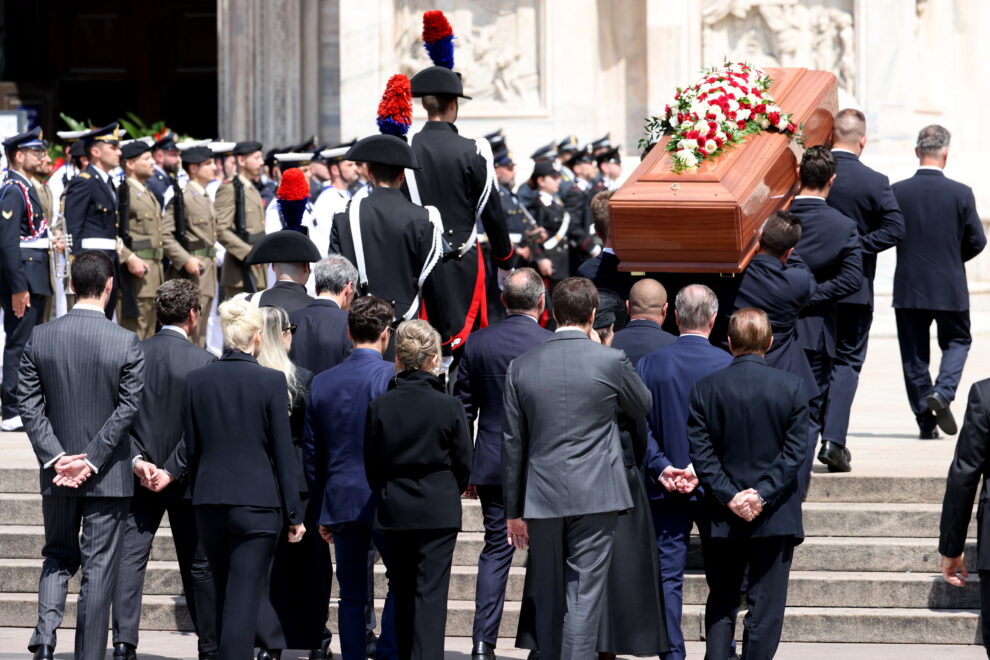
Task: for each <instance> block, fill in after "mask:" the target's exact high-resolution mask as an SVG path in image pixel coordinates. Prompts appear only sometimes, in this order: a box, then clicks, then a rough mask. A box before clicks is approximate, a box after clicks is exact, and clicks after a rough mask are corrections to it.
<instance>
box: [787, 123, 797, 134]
mask: <svg viewBox="0 0 990 660" xmlns="http://www.w3.org/2000/svg"><path fill="white" fill-rule="evenodd" d="M787 132H788V133H797V124H795V123H794V122H791V123H789V124H788V125H787Z"/></svg>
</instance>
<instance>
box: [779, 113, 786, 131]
mask: <svg viewBox="0 0 990 660" xmlns="http://www.w3.org/2000/svg"><path fill="white" fill-rule="evenodd" d="M787 124H788V122H787V117H785V116H783V115H781V116H780V121H778V122H777V128H779V129H780V130H782V131H784V130H787Z"/></svg>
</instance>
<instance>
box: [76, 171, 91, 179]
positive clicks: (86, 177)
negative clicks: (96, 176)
mask: <svg viewBox="0 0 990 660" xmlns="http://www.w3.org/2000/svg"><path fill="white" fill-rule="evenodd" d="M79 176H81V177H82V178H84V179H88V178H90V177H92V176H93V175H92V174H90V173H89V172H80V173H79Z"/></svg>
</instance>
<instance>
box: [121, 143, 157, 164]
mask: <svg viewBox="0 0 990 660" xmlns="http://www.w3.org/2000/svg"><path fill="white" fill-rule="evenodd" d="M150 149H151V145H150V144H148V143H147V142H145V141H144V140H131V141H129V142H126V143H124V144H123V145H122V146H121V147H120V157H121V158H123V159H124V160H130V159H131V158H137V157H138V156H140V155H141V154H143V153H144V152H146V151H149V150H150Z"/></svg>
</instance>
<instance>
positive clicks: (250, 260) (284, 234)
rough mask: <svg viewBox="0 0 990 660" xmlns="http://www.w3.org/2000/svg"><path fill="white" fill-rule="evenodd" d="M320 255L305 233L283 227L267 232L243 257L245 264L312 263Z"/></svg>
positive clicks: (317, 259)
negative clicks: (270, 232)
mask: <svg viewBox="0 0 990 660" xmlns="http://www.w3.org/2000/svg"><path fill="white" fill-rule="evenodd" d="M321 258H322V257H321V256H320V251H319V250H318V249H317V248H316V245H315V244H314V243H313V241H311V240H310V239H309V237H308V236H306V235H305V234H303V233H301V232H298V231H293V230H291V229H283V230H281V231H277V232H275V233H273V234H268V235H267V236H265V237H264V238H262V239H261V240H260V241H258V242H257V243H255V245H254V247H253V248H251V252H249V253H248V256H247V257H246V258H245V259H244V263H246V264H297V263H312V262H314V261H319V260H320V259H321Z"/></svg>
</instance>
